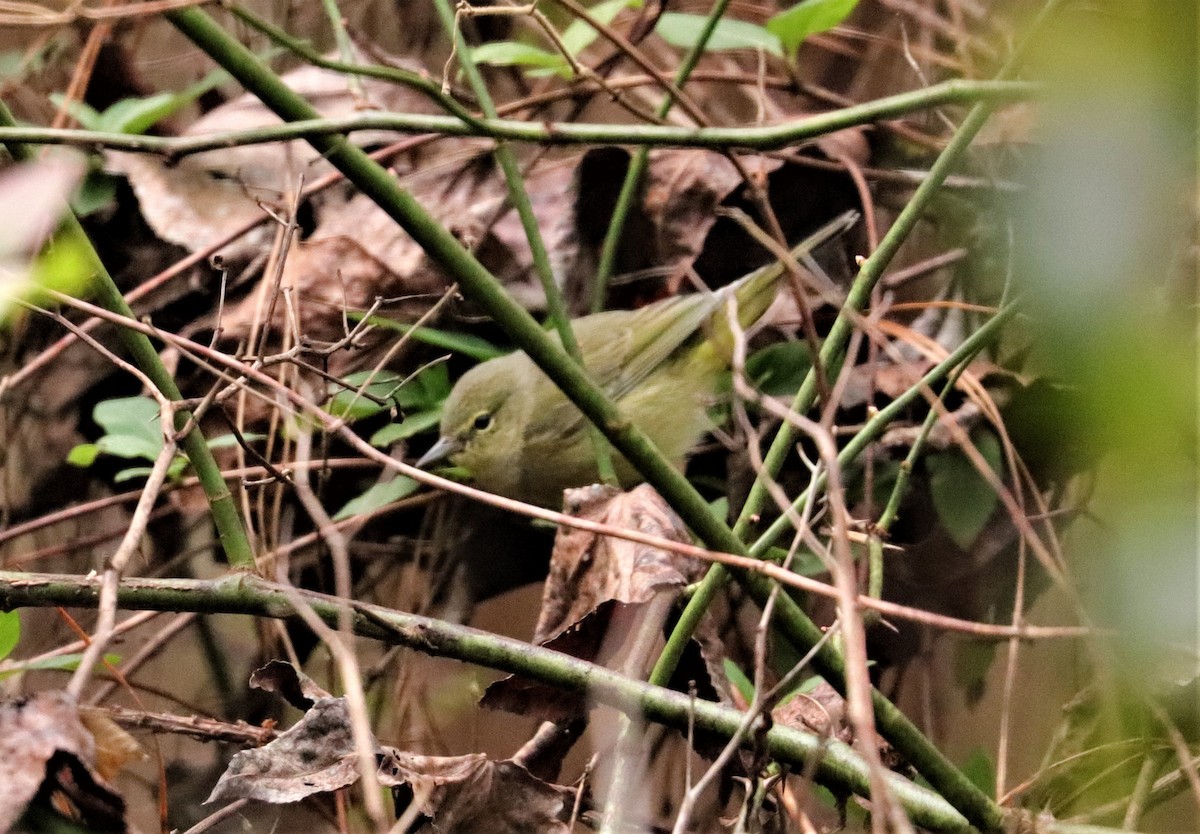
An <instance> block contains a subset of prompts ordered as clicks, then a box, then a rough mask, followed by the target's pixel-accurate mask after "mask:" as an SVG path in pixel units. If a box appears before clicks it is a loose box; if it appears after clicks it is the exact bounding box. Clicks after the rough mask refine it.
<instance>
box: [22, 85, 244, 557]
mask: <svg viewBox="0 0 1200 834" xmlns="http://www.w3.org/2000/svg"><path fill="white" fill-rule="evenodd" d="M0 125H4V126H7V127H13V126H15V125H16V120H15V119H14V118H13V115H12V113H11V112H10V111H9V109H8V107H7V105H5V104H4V102H3V101H0ZM0 141H4V140H3V139H2V138H0ZM7 148H8V151H9V153H10V154H12V156H13V158H14V159H16V160H18V161H24V160H28V159H31V158H32V153H31V152H30V150H29V149H28V148H27V147H26V146H24V145H21V144H18V143H15V142H8V143H7ZM60 234H63V235H65V236H67V237H68V238H69V239H71V240H73V241H75V242H76V243H78V244H79V246H80V248H81V249H82V251H84V252H85V253H86V254H87V256H88V258H89V260H90V261H91V264H90V266H91V267H92V268H93V270H94V271H95V275H94V276H93V278H92V280H91V284H90V286H89V288H90V289H91V291H92V292H93V293H94V294H95V296H96V298H97V300H98V301H99V303H100V305H101V306H103V307H104V308H105V309H107V310H109V311H111V312H113V313H116V314H117V315H120V316H123V317H126V318H133V311H132V310H131V309H130V308H129V305H128V304H127V303H126V302H125V299H124V298H123V297H122V295H121V291H120V290H119V289H117V285H116V283H114V282H113V278H112V275H110V274H109V272H108V269H107V268H106V267H105V266H104V264H103V263H102V262H101V260H100V257H99V255H97V254H96V250H95V248H94V247H93V246H92V243H91V241H90V240H88V236H87V233H86V232H85V231H84V230H83V227H82V226H81V225H80V224H79V220H78V219H77V218H76V217H75V215H74V213H72V212H70V211H68V213H67V217H66V221H65V222H64V225H63V228H62V231H61V232H60ZM118 336H119V337H120V339H121V341H122V343H123V344H124V345H125V349H126V350H127V351H129V353H130V355H131V356H132V357H133V360H134V364H136V365H137V366H138V368H140V369H141V370H142V372H143V373H145V374H146V376H147V377H148V378H149V379H150V381H151V382H152V383H154V387H155V388H157V389H158V390H159V391H160V392H161V393H162V394H163V396H165V397H166V398H167V399H168V400H171V401H173V402H179V401H180V400H182V399H183V395H182V394H181V393H180V391H179V387H178V386H177V385H176V384H175V378H174V377H173V376H171V373H170V371H168V370H167V368H166V366H165V365H164V364H163V362H162V358H161V357H159V355H158V351H156V350H155V349H154V346H153V345H152V344H151V343H150V340H149V339H148V338H146V336H145V335H143V334H141V333H137V332H135V331H133V330H129V329H128V328H124V327H123V328H120V329H119V330H118ZM191 422H192V415H191V413H190V412H188V411H187V410H185V409H179V410H177V411H176V412H175V429H176V431H183V430H184V429H185V428H186V427H188V425H189V423H191ZM179 443H180V445H181V446H182V447H183V450H184V452H186V453H187V456H188V460H189V461H190V462H191V464H192V468H193V469H194V470H195V472H196V476H197V477H198V478H199V479H200V485H201V488H202V489H203V490H204V495H205V497H206V498H207V499H208V505H209V509H210V511H211V512H212V516H213V522H214V524H216V527H217V535H218V537H219V538H220V541H221V548H222V550H223V551H224V552H225V558H226V560H227V561H228V562H229V565H230V566H231V567H235V568H242V569H246V570H249V569H252V568H253V567H254V551H253V549H252V548H251V546H250V539H249V538H248V537H247V536H246V528H245V527H244V526H243V525H242V519H241V517H240V516H239V515H238V511H237V504H236V503H235V502H234V500H233V495H232V493H230V491H229V487H228V486H227V485H226V484H225V480H224V478H222V477H221V470H220V467H218V466H217V462H216V460H215V459H214V458H213V454H212V450H211V449H209V448H208V443H207V442H206V441H205V439H204V434H203V433H202V432H201V431H200V429H199V427H198V426H192V428H191V430H190V431H188V432H187V434H186V435H184V436H183V437H182V438H180V441H179Z"/></svg>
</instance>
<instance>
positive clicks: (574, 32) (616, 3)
mask: <svg viewBox="0 0 1200 834" xmlns="http://www.w3.org/2000/svg"><path fill="white" fill-rule="evenodd" d="M641 5H642V4H641V0H604V2H601V3H597V4H596V5H594V6H592V7H591V8H590V9H588V13H589V14H591V16H592V17H593V18H595V20H596V21H597V22H598V23H602V24H604V25H605V26H607V25H609V24H610V23H612V22H613V21H614V20H616V19H617V15H619V14H620V13H621V12H622V11H624V10H625V9H626V8H628V7H630V6H633V7H635V8H636V7H638V6H641ZM598 37H600V33H599V32H597V31H596V30H595V29H593V28H592V24H590V23H588V22H587V21H586V20H580V19H576V20H573V21H571V23H570V25H568V26H567V28H566V29H564V30H563V33H562V42H563V46H564V47H566V49H567V53H568V54H569V55H570V56H571V57H572V58H575V57H578V56H579V54H580V53H581V52H583V50H585V49H587V48H588V47H589V46H591V45H592V43H593V42H594V41H595V40H596V38H598Z"/></svg>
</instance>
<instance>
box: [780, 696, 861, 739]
mask: <svg viewBox="0 0 1200 834" xmlns="http://www.w3.org/2000/svg"><path fill="white" fill-rule="evenodd" d="M771 717H772V718H774V719H775V723H776V724H781V725H783V726H785V727H795V728H796V729H799V730H805V731H806V732H811V733H816V734H817V735H818V736H820V737H821V738H836V739H839V740H841V741H844V742H846V743H847V744H849V743H850V742H851V741H853V739H854V733H853V731H852V730H851V728H850V725H849V724H848V723H847V721H846V699H845V698H843V697H842V696H841V694H840V693H839V692H838V691H837V690H836V689H834V688H833V687H832V686H830V685H829V684H828V683H826V682H825V681H820V682H819V683H818V684H817V685H816V687H814V688H813V690H812V691H811V692H799V693H797V694H795V695H794V696H792V697H791V698H790V699H788V700H787V701H786V702H784V703H782V704H780V705H779V706H778V707H776V708H775V709H773V710H771Z"/></svg>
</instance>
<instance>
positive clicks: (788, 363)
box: [746, 342, 812, 397]
mask: <svg viewBox="0 0 1200 834" xmlns="http://www.w3.org/2000/svg"><path fill="white" fill-rule="evenodd" d="M811 367H812V357H811V354H810V352H809V350H808V345H806V344H804V342H778V343H776V344H773V345H767V346H766V347H765V348H763V349H762V350H757V351H755V352H754V353H752V354H750V356H748V357H747V358H746V375H747V376H748V377H749V378H750V380H751V381H752V382H753V383H754V385H755V387H756V388H758V390H759V391H761V392H762V393H764V394H766V395H767V396H769V397H783V396H791V395H793V394H795V393H796V392H797V391H799V390H800V384H801V383H802V382H804V377H805V376H806V375H807V374H808V371H809V369H810V368H811Z"/></svg>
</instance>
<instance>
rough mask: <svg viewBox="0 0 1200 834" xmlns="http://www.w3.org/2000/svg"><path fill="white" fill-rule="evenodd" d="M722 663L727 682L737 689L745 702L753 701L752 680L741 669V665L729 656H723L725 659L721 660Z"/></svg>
mask: <svg viewBox="0 0 1200 834" xmlns="http://www.w3.org/2000/svg"><path fill="white" fill-rule="evenodd" d="M722 664H723V665H724V667H725V677H726V678H728V679H729V683H730V684H731V685H732V686H733V688H734V689H736V690H737V691H738V694H739V695H741V696H742V698H743V700H745V702H746V703H747V704H748V703H750V702H751V701H753V700H754V682H753V681H751V680H750V678H749V677H747V675H746V673H745V672H743V671H742V667H740V666H738V665H737V664H736V663H734V662H733V661H732V660H730V659H729V658H725V660H724V661H722Z"/></svg>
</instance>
